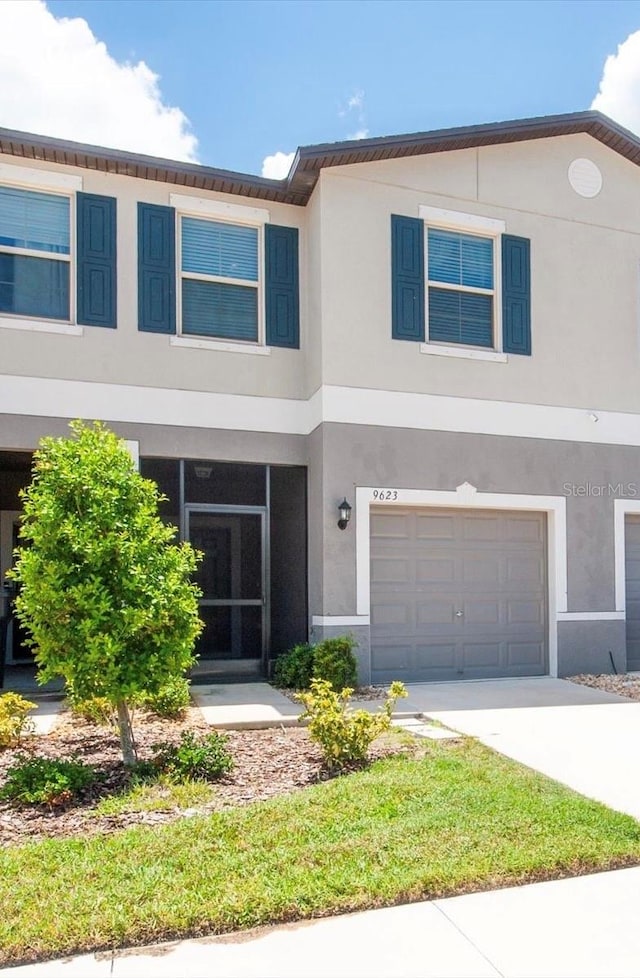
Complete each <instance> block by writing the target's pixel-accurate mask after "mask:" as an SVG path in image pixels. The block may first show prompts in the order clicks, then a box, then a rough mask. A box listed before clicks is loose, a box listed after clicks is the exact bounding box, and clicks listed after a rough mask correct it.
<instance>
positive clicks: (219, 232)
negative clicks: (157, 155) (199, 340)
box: [179, 216, 261, 343]
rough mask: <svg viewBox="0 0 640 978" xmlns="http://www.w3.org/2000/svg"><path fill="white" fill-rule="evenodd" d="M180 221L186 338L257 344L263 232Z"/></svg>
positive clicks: (190, 219)
mask: <svg viewBox="0 0 640 978" xmlns="http://www.w3.org/2000/svg"><path fill="white" fill-rule="evenodd" d="M179 220H180V254H181V258H180V272H181V276H180V278H181V291H182V300H181V309H182V320H181V332H182V334H183V335H186V336H204V337H213V338H215V339H222V340H234V341H243V342H247V343H257V342H258V341H259V339H260V318H261V317H260V313H259V308H260V276H259V271H258V269H259V267H260V251H261V231H260V229H259V228H257V227H252V226H249V225H242V224H231V223H228V222H226V221H216V220H203V219H200V218H195V217H185V216H183V217H180V219H179Z"/></svg>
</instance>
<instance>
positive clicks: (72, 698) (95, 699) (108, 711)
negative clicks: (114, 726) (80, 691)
mask: <svg viewBox="0 0 640 978" xmlns="http://www.w3.org/2000/svg"><path fill="white" fill-rule="evenodd" d="M65 697H66V700H67V706H68V707H69V709H70V710H71V712H72V713H73V714H74V716H78V717H82V718H83V720H88V721H89V723H97V724H100V725H101V726H107V725H109V724H111V723H113V722H114V720H115V713H114V708H113V704H112V703H111V702H110V701H109V700H108V699H106V698H105V697H104V696H91V697H90V698H89V699H82V698H81V697H80V696H77V694H76V693H75V692H74V690H73V687H72V686H70V685H67V688H66V692H65Z"/></svg>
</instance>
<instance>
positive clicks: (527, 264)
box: [391, 204, 531, 363]
mask: <svg viewBox="0 0 640 978" xmlns="http://www.w3.org/2000/svg"><path fill="white" fill-rule="evenodd" d="M418 214H419V216H418V217H407V216H405V215H400V214H392V215H391V336H392V339H394V340H408V341H410V342H414V343H419V344H420V346H419V350H420V353H428V354H436V355H438V356H444V357H458V358H460V359H466V360H492V361H494V362H497V363H507V362H508V356H507V354H511V353H514V354H518V355H519V356H527V357H530V356H531V248H530V245H531V242H530V240H529V238H523V237H519V236H517V235H514V234H507V233H506V230H507V229H506V225H505V222H504V221H502V220H498V219H497V218H491V217H484V216H480V215H478V214H462V213H459V212H458V211H447V210H441V209H440V208H437V207H428V206H426V205H422V204H421V205H420V206H419V208H418ZM425 341H426V342H425Z"/></svg>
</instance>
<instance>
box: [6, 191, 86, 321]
mask: <svg viewBox="0 0 640 978" xmlns="http://www.w3.org/2000/svg"><path fill="white" fill-rule="evenodd" d="M0 314H9V315H12V316H17V317H18V316H24V317H30V318H37V319H52V320H58V321H63V322H69V320H70V319H71V198H70V196H69V195H68V194H62V193H61V194H57V193H49V192H47V193H41V192H39V191H35V190H24V189H21V188H18V187H12V186H5V185H1V186H0Z"/></svg>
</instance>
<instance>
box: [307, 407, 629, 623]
mask: <svg viewBox="0 0 640 978" xmlns="http://www.w3.org/2000/svg"><path fill="white" fill-rule="evenodd" d="M324 469H325V473H324V488H325V500H332V501H333V500H334V499H341V498H342V495H343V494H345V493H346V495H347V496H348V497H349V496H350V497H351V502H353V496H354V490H355V487H356V486H383V487H390V488H393V487H395V488H403V489H439V490H449V491H451V490H454V489H455V488H456V486H458V485H460V484H461V483H463V482H470V483H471V484H472V485H474V486H476V488H477V489H478V491H479V492H501V493H504V492H509V493H526V494H533V495H552V496H562V495H563V494H564V485H565V483H570V484H571V485H573V484H575V485H576V486H586V487H591V491H593V487H594V486H600V485H605V486H606V485H608V484H609V483H613V484H617V483H623V484H624V483H637V482H638V481H639V480H638V472H639V471H640V448H634V447H629V446H617V445H588V444H576V443H569V442H552V441H543V440H537V439H533V438H530V439H517V438H506V437H499V436H494V435H472V434H463V433H451V432H438V431H415V430H408V429H385V428H374V427H368V426H365V425H360V426H355V425H338V424H327V425H324ZM313 518H314V519H317V518H318V514H317V513H314V514H313ZM323 518H324V531H325V534H326V537H327V541H329V540H330V539H331V537H333V539H334V546H333V548H332V549H331V551H330V560H329V561H328V562H327V566H326V567H325V572H324V589H323V590H324V594H323V596H324V606H323V608H322V609H318V608H316V607H313V608H312V612H313V614H323V615H353V614H355V605H356V596H355V575H354V567H355V533H354V532H353V526H354V522H355V519H357V513H356V514H355V518H354V519H352V526H351V528H350V529H349V530H347V531H345V533H342V534H341V533H340V531H339V530H338V529H337V528H336V527H335V519H337V516H335V518H334V505H333V504H332V505H331V506H327V505H325V512H324V517H323ZM338 537H339V538H340V540H339V545H338V541H337V538H338ZM567 538H568V554H569V558H568V610H569V611H576V612H577V611H612V610H613V609H614V607H615V605H614V537H613V497H612V496H608V495H603V496H594V495H589V496H573V495H570V496H568V498H567ZM327 553H328V554H329V548H328V547H327Z"/></svg>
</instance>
